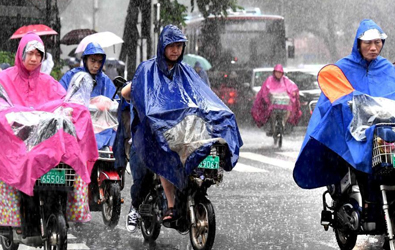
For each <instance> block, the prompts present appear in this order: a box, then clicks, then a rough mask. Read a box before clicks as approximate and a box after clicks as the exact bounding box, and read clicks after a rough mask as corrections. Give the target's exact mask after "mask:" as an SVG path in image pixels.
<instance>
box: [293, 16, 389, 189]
mask: <svg viewBox="0 0 395 250" xmlns="http://www.w3.org/2000/svg"><path fill="white" fill-rule="evenodd" d="M372 28H374V29H378V30H379V31H380V32H383V31H382V29H381V28H380V27H379V26H378V25H377V24H376V23H374V22H373V21H372V20H369V19H365V20H363V21H362V22H361V23H360V26H359V28H358V31H357V34H356V36H355V40H354V44H353V49H352V52H351V54H350V55H348V56H347V57H344V58H342V59H340V60H339V61H338V62H336V63H335V65H334V66H335V67H331V68H332V69H336V68H337V69H340V70H339V71H338V72H341V74H343V75H344V76H345V78H346V79H347V81H348V82H349V83H350V86H351V87H350V88H351V90H352V91H350V92H347V93H345V94H343V95H340V96H339V97H338V98H337V99H336V100H332V101H330V100H329V98H328V96H327V95H328V94H329V95H331V93H326V94H325V93H324V92H325V89H324V88H323V85H322V84H323V82H322V81H323V79H324V78H325V77H324V76H323V75H324V74H323V72H325V70H321V71H320V73H319V74H318V82H319V84H320V87H321V89H322V90H323V93H322V94H321V96H320V98H319V100H318V103H317V105H316V108H315V109H314V112H313V115H312V117H311V119H310V122H309V126H308V128H307V132H306V137H305V139H304V142H303V145H302V148H301V151H300V154H299V157H298V159H297V161H296V164H295V168H294V172H293V176H294V180H295V182H296V183H297V184H298V185H299V186H300V187H302V188H317V187H321V186H325V185H330V184H333V183H336V182H338V181H339V180H340V179H341V178H342V177H343V175H344V173H345V172H346V171H347V170H348V166H351V167H354V168H355V169H357V170H359V171H362V172H365V173H371V172H372V167H371V159H372V143H371V142H372V138H373V133H374V126H373V127H371V128H369V129H368V130H366V132H365V133H366V138H367V140H366V141H356V140H355V139H354V138H353V137H352V135H351V133H350V131H349V125H350V123H351V120H352V119H353V115H352V112H351V109H350V108H349V106H348V102H349V101H350V100H352V99H353V96H354V95H359V94H361V93H363V94H367V95H370V96H373V97H386V98H390V99H394V98H395V69H394V66H393V65H392V63H391V62H389V61H388V60H387V59H385V58H383V57H381V56H378V57H377V58H376V59H375V60H373V61H371V62H370V63H368V62H367V61H366V60H365V59H363V58H362V56H361V54H360V53H359V51H358V37H360V36H361V34H363V33H364V32H365V31H367V30H369V29H372ZM332 66H333V65H332ZM326 73H328V71H326ZM329 73H330V72H329ZM334 75H336V74H335V73H334ZM336 84H341V81H339V82H334V85H336Z"/></svg>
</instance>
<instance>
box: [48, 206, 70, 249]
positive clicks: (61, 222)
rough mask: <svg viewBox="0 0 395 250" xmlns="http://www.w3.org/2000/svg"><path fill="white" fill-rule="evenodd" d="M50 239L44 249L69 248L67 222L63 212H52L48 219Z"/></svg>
mask: <svg viewBox="0 0 395 250" xmlns="http://www.w3.org/2000/svg"><path fill="white" fill-rule="evenodd" d="M46 228H47V234H48V235H47V236H48V240H47V241H45V242H44V250H67V224H66V218H65V216H64V214H63V213H55V214H51V215H50V216H49V217H48V219H47V221H46Z"/></svg>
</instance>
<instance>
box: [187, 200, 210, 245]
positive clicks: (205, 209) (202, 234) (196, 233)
mask: <svg viewBox="0 0 395 250" xmlns="http://www.w3.org/2000/svg"><path fill="white" fill-rule="evenodd" d="M194 212H195V218H196V224H195V225H192V226H191V230H190V231H189V236H190V240H191V243H192V247H193V249H194V250H210V249H211V248H212V247H213V245H214V240H215V230H216V222H215V212H214V207H213V205H212V204H211V202H210V201H209V200H208V199H207V198H206V197H204V198H199V199H197V200H195V207H194Z"/></svg>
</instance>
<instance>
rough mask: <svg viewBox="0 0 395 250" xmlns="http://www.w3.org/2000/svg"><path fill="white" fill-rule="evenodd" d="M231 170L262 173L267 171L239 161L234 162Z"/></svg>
mask: <svg viewBox="0 0 395 250" xmlns="http://www.w3.org/2000/svg"><path fill="white" fill-rule="evenodd" d="M233 171H237V172H244V173H264V172H269V171H267V170H265V169H261V168H256V167H252V166H250V165H246V164H243V163H240V162H238V163H237V164H236V166H235V167H234V168H233Z"/></svg>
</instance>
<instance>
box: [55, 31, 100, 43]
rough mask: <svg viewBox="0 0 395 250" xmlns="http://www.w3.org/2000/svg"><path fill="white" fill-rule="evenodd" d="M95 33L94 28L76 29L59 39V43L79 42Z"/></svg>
mask: <svg viewBox="0 0 395 250" xmlns="http://www.w3.org/2000/svg"><path fill="white" fill-rule="evenodd" d="M94 33H97V31H96V30H91V29H76V30H72V31H70V32H68V33H67V34H66V35H64V36H63V38H62V39H61V40H60V43H61V44H66V45H72V44H79V43H80V42H81V40H82V39H84V37H86V36H89V35H91V34H94Z"/></svg>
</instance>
